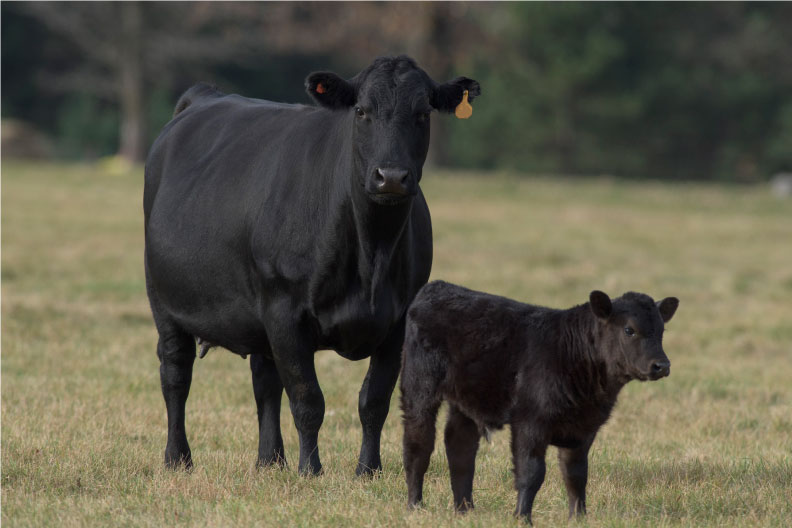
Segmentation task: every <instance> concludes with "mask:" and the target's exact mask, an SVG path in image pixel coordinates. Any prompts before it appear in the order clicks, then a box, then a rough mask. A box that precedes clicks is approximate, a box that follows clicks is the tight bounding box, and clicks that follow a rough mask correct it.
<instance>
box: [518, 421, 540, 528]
mask: <svg viewBox="0 0 792 528" xmlns="http://www.w3.org/2000/svg"><path fill="white" fill-rule="evenodd" d="M532 432H533V428H532V427H530V425H529V424H526V423H513V424H512V456H513V458H514V487H515V488H516V489H517V507H516V509H515V510H514V515H517V516H519V517H523V518H525V519H526V520H527V521H528V522H529V523H530V522H531V510H532V508H533V502H534V498H535V497H536V493H537V492H538V491H539V488H541V487H542V482H544V478H545V452H546V451H547V444H546V443H544V442H543V441H539V440H538V439H536V438H535V437H534V435H533V434H532Z"/></svg>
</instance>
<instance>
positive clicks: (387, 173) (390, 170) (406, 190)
mask: <svg viewBox="0 0 792 528" xmlns="http://www.w3.org/2000/svg"><path fill="white" fill-rule="evenodd" d="M373 183H374V189H373V190H374V192H375V193H377V194H384V195H392V196H394V197H397V196H407V195H410V194H412V192H411V189H410V187H411V186H410V171H408V170H407V169H402V168H398V167H387V168H385V167H380V168H378V169H377V170H375V171H374V181H373Z"/></svg>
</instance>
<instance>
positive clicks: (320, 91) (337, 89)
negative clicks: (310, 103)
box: [305, 72, 357, 110]
mask: <svg viewBox="0 0 792 528" xmlns="http://www.w3.org/2000/svg"><path fill="white" fill-rule="evenodd" d="M305 89H306V91H307V92H308V95H310V96H311V98H312V99H313V100H314V101H316V102H317V103H318V104H320V105H321V106H324V107H325V108H330V109H333V110H342V109H344V108H349V107H350V106H352V105H353V104H355V99H356V98H357V96H356V94H355V87H354V86H352V85H351V84H350V83H349V82H347V81H346V80H344V79H342V78H341V77H339V76H338V75H336V74H335V73H333V72H314V73H312V74H310V75H309V76H308V77H307V78H306V79H305Z"/></svg>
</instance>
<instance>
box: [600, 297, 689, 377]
mask: <svg viewBox="0 0 792 528" xmlns="http://www.w3.org/2000/svg"><path fill="white" fill-rule="evenodd" d="M589 305H590V307H591V311H592V312H593V313H594V315H595V316H596V318H597V321H598V328H599V332H598V336H599V339H598V348H599V351H600V353H601V354H602V356H603V357H604V358H605V360H606V361H607V362H608V369H609V370H611V371H614V372H615V373H616V374H617V375H619V376H621V377H624V378H626V379H628V380H629V379H639V380H641V381H646V380H656V379H660V378H663V377H665V376H668V375H669V374H670V372H671V362H670V361H669V360H668V357H667V356H666V355H665V352H664V351H663V329H664V324H665V323H667V322H668V321H670V320H671V317H673V315H674V312H676V309H677V306H679V299H677V298H676V297H666V298H665V299H663V300H662V301H658V302H655V301H654V300H652V298H651V297H649V296H648V295H644V294H642V293H633V292H629V293H625V294H624V295H622V296H621V297H619V298H618V299H614V300H613V301H611V299H610V298H609V297H608V295H607V294H605V293H603V292H601V291H593V292H591V295H590V296H589Z"/></svg>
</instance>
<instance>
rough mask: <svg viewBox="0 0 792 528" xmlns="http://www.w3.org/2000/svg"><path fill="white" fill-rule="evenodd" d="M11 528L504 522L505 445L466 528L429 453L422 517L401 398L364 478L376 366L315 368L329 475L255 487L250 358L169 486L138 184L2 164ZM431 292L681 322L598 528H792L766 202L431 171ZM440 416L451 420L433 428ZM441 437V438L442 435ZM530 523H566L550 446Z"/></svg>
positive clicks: (774, 216)
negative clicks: (408, 478)
mask: <svg viewBox="0 0 792 528" xmlns="http://www.w3.org/2000/svg"><path fill="white" fill-rule="evenodd" d="M2 180H3V181H2V184H3V189H2V191H3V194H2V228H3V233H2V234H3V239H2V522H3V524H4V526H50V525H57V526H61V527H72V526H75V527H76V526H85V525H106V526H119V525H121V526H157V527H159V526H164V525H172V524H173V525H200V526H237V525H238V526H247V525H257V526H261V525H263V526H310V527H315V526H343V527H344V528H348V527H356V526H410V527H412V526H418V527H421V526H424V527H432V528H434V527H437V526H448V525H452V526H499V525H500V526H510V525H516V524H518V523H517V522H516V521H515V520H513V519H512V517H511V511H512V510H513V508H514V503H515V492H514V491H513V489H512V474H511V464H510V455H509V434H508V431H504V432H500V433H497V434H496V435H495V436H494V437H493V441H492V443H491V444H486V443H484V444H482V448H481V451H480V454H479V458H478V466H477V473H476V480H475V483H474V486H475V491H474V498H475V500H476V503H477V508H476V510H475V511H474V512H472V513H471V514H469V515H467V516H457V515H455V514H454V513H453V512H452V509H451V491H450V486H449V482H448V469H447V467H446V465H445V453H444V452H443V449H442V447H441V440H440V439H438V449H437V450H436V451H435V454H434V456H433V458H432V463H431V466H430V468H429V472H428V474H427V482H426V489H425V498H426V508H425V509H423V510H422V511H418V512H412V513H410V512H408V511H407V510H406V509H405V502H406V486H405V484H404V478H403V472H402V468H401V451H400V444H401V428H400V425H399V411H398V406H397V398H394V400H393V406H392V409H391V415H390V417H389V418H388V421H387V423H386V426H385V431H384V436H383V461H384V465H385V471H384V473H383V474H382V475H381V476H378V477H376V478H375V479H374V480H361V479H357V478H355V477H354V476H353V474H354V468H355V463H356V457H357V453H358V449H359V442H360V426H359V423H358V418H357V392H358V390H359V384H360V382H361V381H362V379H363V375H364V373H365V369H366V366H367V365H366V362H365V361H363V362H358V363H352V362H347V361H345V360H343V359H341V358H339V357H338V356H336V355H335V354H334V353H332V352H320V353H318V354H317V356H316V361H317V364H318V372H319V377H320V382H321V384H322V387H323V390H324V393H325V398H326V402H327V415H326V417H325V422H324V426H323V428H322V431H321V433H320V448H321V450H322V461H323V463H324V465H325V473H324V475H323V476H321V477H318V478H310V479H306V478H301V477H299V476H297V474H296V472H295V471H294V464H295V462H296V457H297V437H296V433H295V430H294V426H293V423H292V420H291V416H290V414H289V411H288V404H287V402H286V400H285V398H284V411H283V413H282V415H283V418H282V425H283V430H284V440H285V443H286V451H287V457H288V458H289V460H290V462H291V463H292V467H291V468H290V469H288V470H286V471H279V470H263V471H256V470H255V469H254V461H255V456H256V448H257V425H256V415H255V404H254V401H253V395H252V389H251V387H250V374H249V369H248V366H247V365H246V364H245V362H243V361H240V359H239V358H238V357H236V356H233V355H231V354H228V353H226V352H224V351H222V350H214V351H212V352H211V353H210V354H209V356H208V357H207V358H206V359H204V360H201V361H198V362H197V363H196V368H195V373H194V381H193V386H192V392H191V396H190V399H189V401H188V408H187V427H188V435H189V439H190V442H191V447H192V450H193V457H194V460H195V464H196V467H195V470H194V471H193V472H192V473H189V474H186V473H183V472H170V471H166V470H165V469H163V467H162V453H163V449H164V446H165V436H166V431H165V426H166V423H165V407H164V403H163V401H162V396H161V393H160V389H159V376H158V361H157V357H156V354H155V343H156V333H155V331H154V326H153V323H152V321H151V316H150V314H149V311H148V305H147V301H146V298H145V289H144V277H143V266H142V254H143V237H142V232H143V221H142V205H141V202H142V173H141V171H140V170H134V171H129V172H126V171H123V170H120V171H119V170H109V168H107V167H101V166H92V165H67V166H62V165H46V164H12V163H3V168H2ZM423 187H424V190H425V193H426V196H427V199H428V202H429V204H430V209H431V211H432V216H433V223H434V234H435V263H434V271H433V277H434V278H442V279H446V280H449V281H452V282H458V283H461V284H464V285H466V286H469V287H472V288H476V289H482V290H486V291H490V292H493V293H498V294H503V295H508V296H510V297H514V298H517V299H520V300H524V301H528V302H533V303H539V304H545V305H549V306H555V307H566V306H570V305H573V304H578V303H581V302H584V301H585V300H586V298H587V295H588V293H589V291H590V290H592V289H602V290H605V291H607V292H608V293H610V294H612V295H614V296H615V295H618V294H621V293H623V292H624V291H627V290H637V291H643V292H646V293H649V294H650V295H652V296H654V297H655V298H661V297H664V296H668V295H675V296H677V297H679V298H680V299H681V305H680V308H679V311H678V312H677V314H676V316H675V317H674V319H673V320H672V321H671V323H670V324H669V325H668V330H667V333H666V339H665V349H666V352H667V354H668V356H669V357H670V358H671V361H672V363H673V367H672V374H671V376H670V377H669V378H667V379H664V380H662V381H659V382H656V383H643V384H641V383H637V382H634V383H631V384H630V385H628V386H627V387H626V388H625V390H624V391H623V393H622V395H621V398H620V402H619V404H618V405H617V408H616V410H615V412H614V415H613V417H612V419H611V420H610V422H609V423H608V424H607V425H606V426H605V427H603V429H602V430H601V432H600V434H599V437H598V439H597V441H596V442H595V444H594V447H593V449H592V453H591V460H590V461H591V464H590V467H591V470H590V477H589V488H588V489H589V516H588V518H587V520H586V521H585V522H584V523H583V524H585V525H589V526H698V525H710V526H759V525H764V526H788V525H789V522H790V519H792V506H790V503H792V202H789V201H782V200H777V199H774V198H773V197H772V196H771V195H770V194H769V193H768V192H767V191H766V190H764V189H759V188H746V187H716V186H710V185H693V184H675V185H664V184H659V183H636V182H622V181H615V180H605V179H600V180H593V181H588V180H566V179H554V178H516V177H513V176H510V175H504V174H499V175H479V174H465V173H448V172H436V171H427V174H426V175H425V177H424V183H423ZM441 419H442V418H441ZM439 437H442V435H441V434H440V435H439ZM550 451H551V452H550V454H549V456H548V473H547V479H546V481H545V484H544V486H543V488H542V489H541V491H540V492H539V495H538V496H537V500H536V503H535V506H534V521H535V523H536V525H538V526H549V525H563V524H564V523H565V519H566V513H565V512H566V498H565V494H564V492H563V486H562V484H561V480H560V477H559V475H558V468H557V463H556V461H555V453H554V450H553V449H551V450H550Z"/></svg>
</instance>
